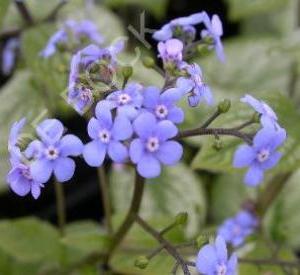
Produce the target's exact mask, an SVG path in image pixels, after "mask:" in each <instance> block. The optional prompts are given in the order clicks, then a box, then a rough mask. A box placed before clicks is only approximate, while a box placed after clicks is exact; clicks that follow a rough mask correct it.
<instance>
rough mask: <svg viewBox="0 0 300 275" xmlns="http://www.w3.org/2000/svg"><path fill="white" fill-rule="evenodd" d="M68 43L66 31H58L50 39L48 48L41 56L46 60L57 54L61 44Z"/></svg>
mask: <svg viewBox="0 0 300 275" xmlns="http://www.w3.org/2000/svg"><path fill="white" fill-rule="evenodd" d="M67 42H68V34H67V32H66V31H65V30H58V31H57V32H56V33H54V34H53V35H52V36H51V37H50V39H49V41H48V43H47V45H46V47H45V48H44V49H43V50H42V51H41V52H40V55H41V56H42V57H44V58H48V57H50V56H52V55H53V54H54V53H55V52H56V49H57V46H58V45H59V44H64V43H67Z"/></svg>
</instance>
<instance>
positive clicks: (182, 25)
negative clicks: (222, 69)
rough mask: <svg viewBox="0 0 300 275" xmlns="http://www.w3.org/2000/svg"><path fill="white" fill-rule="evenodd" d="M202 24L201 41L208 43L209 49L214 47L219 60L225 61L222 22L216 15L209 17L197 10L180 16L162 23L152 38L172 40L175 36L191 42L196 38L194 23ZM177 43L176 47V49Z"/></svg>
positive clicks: (187, 42)
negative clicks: (164, 23)
mask: <svg viewBox="0 0 300 275" xmlns="http://www.w3.org/2000/svg"><path fill="white" fill-rule="evenodd" d="M201 23H202V24H203V26H204V29H203V30H202V31H201V37H202V39H203V43H208V45H209V49H215V50H216V54H217V57H218V58H219V60H220V61H222V62H224V61H225V55H224V49H223V45H222V42H221V37H222V35H223V26H222V22H221V20H220V18H219V16H218V15H216V14H215V15H213V16H212V18H211V19H210V18H209V16H208V14H207V13H206V12H204V11H203V12H199V13H195V14H192V15H190V16H187V17H181V18H177V19H174V20H172V21H171V22H169V23H168V24H166V25H164V26H163V27H162V28H161V29H160V30H159V31H156V32H155V33H154V34H153V38H154V39H156V40H158V41H172V39H171V38H177V39H180V40H182V41H183V43H185V44H189V43H191V42H193V41H194V40H195V38H196V28H195V25H198V24H201ZM179 47H180V46H179V45H178V46H177V47H176V48H177V49H178V48H179Z"/></svg>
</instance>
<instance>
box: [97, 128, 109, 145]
mask: <svg viewBox="0 0 300 275" xmlns="http://www.w3.org/2000/svg"><path fill="white" fill-rule="evenodd" d="M99 138H100V140H101V142H103V143H109V141H110V132H109V131H107V130H105V129H104V130H101V131H100V132H99Z"/></svg>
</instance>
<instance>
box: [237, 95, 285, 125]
mask: <svg viewBox="0 0 300 275" xmlns="http://www.w3.org/2000/svg"><path fill="white" fill-rule="evenodd" d="M241 102H243V103H246V104H248V105H250V106H251V107H252V108H253V109H254V110H255V111H256V112H258V113H259V114H261V117H260V121H261V124H262V125H263V126H268V125H274V127H275V128H280V126H279V125H278V123H277V115H276V114H275V112H274V111H273V110H272V108H271V107H270V106H269V105H268V104H267V103H265V102H264V101H262V100H258V99H256V98H254V97H253V96H251V95H245V96H244V97H242V98H241Z"/></svg>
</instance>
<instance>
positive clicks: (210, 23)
mask: <svg viewBox="0 0 300 275" xmlns="http://www.w3.org/2000/svg"><path fill="white" fill-rule="evenodd" d="M203 22H204V25H205V27H206V29H205V30H202V32H201V36H202V38H210V39H212V40H213V45H212V47H211V48H215V50H216V54H217V57H218V58H219V60H220V61H222V62H225V54H224V49H223V44H222V41H221V36H222V35H223V26H222V22H221V20H220V18H219V16H218V15H216V14H214V15H213V17H212V19H211V20H210V19H209V16H208V15H207V14H206V13H204V19H203Z"/></svg>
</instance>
